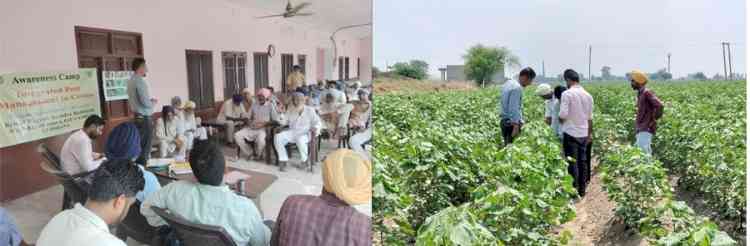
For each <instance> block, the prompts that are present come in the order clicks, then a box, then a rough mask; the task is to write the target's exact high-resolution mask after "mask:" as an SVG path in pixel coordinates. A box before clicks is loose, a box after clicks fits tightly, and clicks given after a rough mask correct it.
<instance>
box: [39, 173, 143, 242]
mask: <svg viewBox="0 0 750 246" xmlns="http://www.w3.org/2000/svg"><path fill="white" fill-rule="evenodd" d="M143 185H144V180H143V174H142V173H141V170H140V169H139V168H138V167H137V166H136V165H134V164H133V163H132V161H130V160H122V159H118V160H109V161H106V162H104V163H103V164H102V166H101V167H100V168H98V169H97V170H96V172H95V174H94V184H93V185H92V186H91V189H90V190H89V192H88V200H87V201H86V205H85V206H84V205H81V204H80V203H76V205H75V207H74V208H73V209H68V210H64V211H62V212H60V213H58V214H57V215H55V217H53V218H52V219H51V220H50V221H49V223H47V225H46V226H45V227H44V229H43V230H42V232H41V234H40V236H39V239H38V240H37V242H36V245H37V246H125V242H123V241H122V240H120V239H119V238H117V237H115V235H113V234H112V233H110V231H109V226H110V225H115V224H118V223H120V222H121V221H122V220H123V219H124V218H125V216H127V214H128V210H129V208H130V206H131V205H132V204H133V203H134V202H135V194H136V193H137V192H138V191H140V190H143Z"/></svg>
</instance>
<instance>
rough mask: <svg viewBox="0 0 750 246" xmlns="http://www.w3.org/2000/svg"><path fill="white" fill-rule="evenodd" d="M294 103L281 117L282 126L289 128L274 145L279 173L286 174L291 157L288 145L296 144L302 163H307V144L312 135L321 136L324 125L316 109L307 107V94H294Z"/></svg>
mask: <svg viewBox="0 0 750 246" xmlns="http://www.w3.org/2000/svg"><path fill="white" fill-rule="evenodd" d="M292 95H293V96H292V103H291V104H289V107H287V108H285V109H282V110H281V111H280V113H282V114H281V115H280V116H279V118H280V119H279V123H280V124H281V125H288V126H289V128H288V129H286V130H284V131H282V132H280V133H277V134H276V137H275V138H274V145H275V146H276V151H277V152H278V153H279V162H280V163H279V171H282V172H284V169H285V167H286V164H287V162H288V161H289V155H288V154H287V152H286V147H285V146H286V145H287V144H288V143H296V144H297V149H298V150H299V153H300V158H301V160H300V162H302V163H304V162H305V161H307V154H308V152H307V151H308V149H307V144H308V143H309V142H310V134H315V135H320V130H321V129H322V128H323V124H322V123H321V121H320V117H319V116H318V113H316V112H315V109H314V108H312V107H309V106H307V105H305V99H306V98H305V94H303V93H301V92H295V93H294V94H292Z"/></svg>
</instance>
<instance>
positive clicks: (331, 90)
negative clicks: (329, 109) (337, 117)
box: [325, 81, 346, 104]
mask: <svg viewBox="0 0 750 246" xmlns="http://www.w3.org/2000/svg"><path fill="white" fill-rule="evenodd" d="M325 94H332V95H333V97H334V99H335V101H336V103H340V104H345V103H346V94H345V93H344V92H343V91H341V90H339V89H337V84H336V81H328V90H326V92H325Z"/></svg>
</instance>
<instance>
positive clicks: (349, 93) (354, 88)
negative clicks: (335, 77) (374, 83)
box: [346, 81, 362, 98]
mask: <svg viewBox="0 0 750 246" xmlns="http://www.w3.org/2000/svg"><path fill="white" fill-rule="evenodd" d="M360 90H362V82H359V81H355V82H354V83H352V85H351V86H349V87H347V88H346V97H347V98H355V97H359V96H358V95H359V91H360Z"/></svg>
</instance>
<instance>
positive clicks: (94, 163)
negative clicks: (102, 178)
mask: <svg viewBox="0 0 750 246" xmlns="http://www.w3.org/2000/svg"><path fill="white" fill-rule="evenodd" d="M103 129H104V120H103V119H102V118H101V117H99V116H98V115H91V116H89V117H88V118H86V121H84V122H83V128H81V130H78V131H76V132H75V133H73V134H72V135H70V137H68V139H67V140H65V143H64V144H63V147H62V151H60V159H61V161H62V169H63V171H65V172H67V173H68V174H70V175H76V174H79V173H85V172H90V171H93V170H94V169H96V168H98V167H99V165H100V164H101V163H102V161H103V160H104V155H102V154H100V153H96V152H94V150H93V146H92V143H91V140H94V139H96V138H97V137H99V136H101V135H102V130H103Z"/></svg>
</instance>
